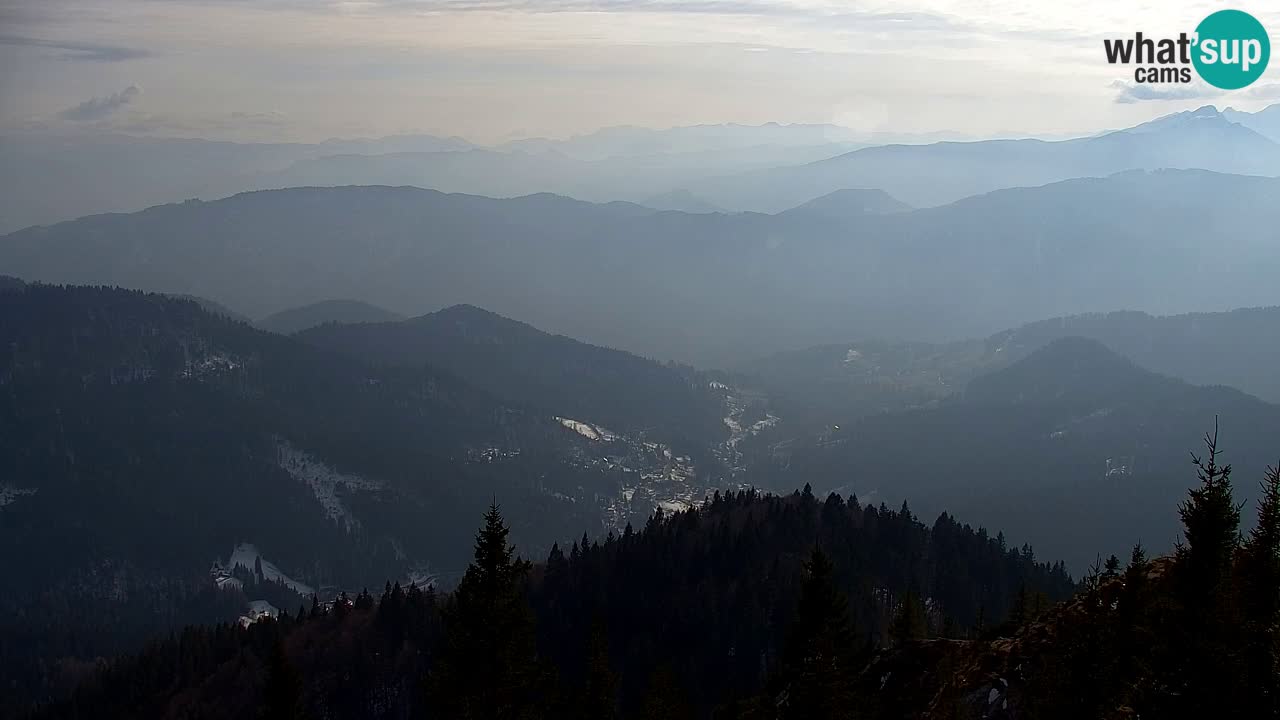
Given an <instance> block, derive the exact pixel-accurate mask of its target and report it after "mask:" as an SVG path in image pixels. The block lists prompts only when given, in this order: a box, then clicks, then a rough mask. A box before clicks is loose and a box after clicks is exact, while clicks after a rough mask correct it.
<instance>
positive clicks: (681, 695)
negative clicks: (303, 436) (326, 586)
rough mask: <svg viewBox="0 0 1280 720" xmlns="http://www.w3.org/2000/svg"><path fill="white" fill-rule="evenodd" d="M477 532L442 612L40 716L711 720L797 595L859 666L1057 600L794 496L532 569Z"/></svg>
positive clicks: (302, 638) (963, 540)
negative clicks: (277, 713) (882, 653)
mask: <svg viewBox="0 0 1280 720" xmlns="http://www.w3.org/2000/svg"><path fill="white" fill-rule="evenodd" d="M486 523H487V524H486V526H485V527H484V528H483V529H482V531H481V532H480V534H479V535H478V537H477V541H476V557H475V559H474V561H473V563H472V566H471V568H470V569H469V570H468V573H467V575H466V577H464V578H463V580H462V583H461V585H460V586H459V587H458V590H457V592H456V593H453V594H449V595H445V596H441V595H437V594H435V593H434V592H432V591H428V592H426V593H424V592H422V591H421V590H419V589H416V588H408V589H405V588H402V587H400V586H399V585H394V586H393V585H390V584H388V585H387V586H386V587H385V588H384V589H383V592H382V597H381V599H380V600H377V601H375V599H374V598H372V597H366V596H364V595H361V596H360V597H353V598H352V602H353V605H352V606H351V607H347V606H345V605H344V604H342V603H339V604H338V605H336V606H335V607H334V608H333V610H332V611H331V612H329V613H327V614H325V613H319V614H317V611H316V610H314V609H312V610H308V609H307V608H306V607H302V608H299V609H298V613H297V614H296V615H295V616H294V617H292V618H284V619H283V620H282V622H280V623H265V624H259V625H256V626H253V627H250V628H249V629H248V630H245V631H242V630H239V629H214V628H208V629H203V630H191V631H188V632H187V633H184V634H183V635H181V636H180V637H178V638H175V639H174V640H171V641H166V642H160V643H158V644H157V645H155V646H154V647H153V648H151V649H150V650H148V651H146V652H144V653H142V654H141V655H140V656H138V657H137V658H135V659H126V660H122V661H120V662H118V663H116V664H114V665H112V667H111V668H110V669H109V670H108V671H107V672H106V673H105V674H104V675H102V676H101V679H100V680H99V681H98V682H94V683H90V684H89V685H88V686H86V688H85V689H83V690H82V691H80V692H79V693H77V695H76V697H75V698H74V699H73V700H72V701H71V702H70V703H68V704H66V705H60V706H55V707H54V708H52V709H51V710H50V711H49V712H47V713H45V714H43V715H42V716H45V717H61V716H64V715H66V716H73V715H74V714H75V713H77V712H82V711H85V710H87V709H89V708H93V711H94V713H95V714H96V715H97V716H99V717H115V716H119V715H122V714H128V713H131V712H135V711H137V710H138V709H142V710H144V711H145V714H147V715H148V716H149V717H156V718H165V717H177V716H182V717H190V718H205V717H209V718H213V717H246V716H252V715H253V714H255V713H257V712H259V711H260V709H266V710H268V711H270V710H271V708H273V707H275V708H278V707H279V705H278V704H279V703H282V702H283V703H285V704H287V705H288V706H289V707H291V708H294V709H293V711H292V712H294V713H297V716H300V717H308V716H316V715H330V716H337V717H367V718H391V717H403V716H405V715H427V716H430V715H432V714H442V715H443V716H444V717H457V716H468V715H466V713H467V712H471V713H473V714H474V713H476V712H479V713H480V715H479V716H482V717H504V716H506V715H505V714H504V712H506V711H507V710H508V709H509V707H510V704H513V703H514V704H526V703H527V708H526V709H527V711H528V712H530V713H532V714H531V715H521V716H522V717H524V716H528V717H575V718H576V717H581V718H608V717H654V718H657V717H689V718H693V717H706V716H707V715H708V714H709V713H711V712H712V711H714V710H716V709H717V708H719V712H720V713H721V714H722V715H723V713H725V712H727V710H726V708H728V707H729V706H730V704H732V703H733V702H735V701H736V700H739V699H742V698H745V697H748V696H751V695H753V694H755V693H757V692H760V691H762V690H763V689H764V688H765V687H771V683H772V682H774V680H775V679H776V678H780V677H785V676H786V673H789V672H791V671H792V670H795V669H797V668H796V667H795V666H794V663H796V662H797V656H799V655H802V654H803V653H799V652H797V649H796V648H795V647H794V643H795V642H796V635H797V632H798V631H799V630H800V629H801V628H803V627H804V626H803V623H804V622H806V621H808V622H818V623H823V622H826V621H827V618H826V617H824V616H822V615H821V613H826V612H828V611H830V610H833V609H837V608H835V607H834V606H832V607H820V608H814V607H812V604H813V603H814V602H815V601H817V600H818V598H814V597H812V595H813V593H814V592H815V589H814V587H813V586H814V584H815V582H817V583H825V584H827V587H828V589H827V590H823V591H822V592H827V593H838V595H831V596H830V597H827V598H826V599H825V601H826V602H831V601H832V599H833V598H836V597H839V598H845V597H847V598H848V601H849V602H848V604H847V605H844V606H843V607H842V608H841V609H840V611H841V612H842V613H844V614H845V616H846V618H847V620H848V626H847V630H846V632H847V634H846V635H845V636H844V637H843V639H844V641H846V642H847V646H844V647H841V648H840V650H841V652H842V653H848V659H849V661H850V662H851V663H852V662H854V661H855V660H856V662H857V663H859V664H861V663H864V662H866V661H867V660H868V659H870V658H871V657H872V655H873V653H874V652H875V650H876V648H880V647H891V646H895V645H902V644H905V643H910V642H912V641H915V640H919V639H921V638H924V637H926V636H928V637H943V636H944V637H953V638H962V637H974V636H977V635H979V634H981V633H982V632H985V630H984V628H988V627H994V626H996V625H998V624H999V623H1000V622H1001V621H1002V620H1003V619H1004V618H1005V617H1007V616H1008V615H1009V613H1010V612H1011V609H1012V608H1016V609H1017V613H1019V614H1020V615H1019V616H1021V614H1025V615H1026V616H1028V617H1030V616H1031V615H1033V614H1035V613H1038V612H1040V611H1042V610H1044V609H1047V608H1048V607H1049V604H1050V603H1051V602H1056V601H1060V600H1062V599H1064V598H1066V597H1067V596H1068V595H1069V594H1070V593H1071V592H1072V590H1073V589H1074V584H1073V582H1072V580H1071V579H1070V578H1069V577H1068V576H1067V575H1066V573H1065V572H1063V570H1062V568H1061V566H1060V565H1056V564H1055V565H1053V566H1050V565H1047V564H1044V563H1040V562H1037V561H1035V560H1034V559H1033V557H1032V555H1031V553H1030V551H1029V550H1027V549H1025V548H1024V549H1021V550H1020V549H1018V548H1013V547H1006V546H1005V545H1004V544H1003V542H1004V541H1003V536H998V537H997V536H991V535H989V534H988V533H987V531H986V530H984V529H978V530H974V529H973V528H972V527H970V526H968V525H962V524H960V523H959V522H957V521H956V520H955V519H953V518H952V517H950V516H949V515H942V516H940V517H938V518H937V519H936V520H935V521H934V522H933V523H931V524H924V523H922V522H921V521H920V520H919V519H917V518H916V517H915V516H914V515H912V514H911V512H910V511H909V510H908V509H907V508H902V509H901V510H900V511H895V510H890V509H888V508H885V507H879V508H877V507H875V506H872V505H867V506H863V505H861V504H860V503H858V502H857V500H856V498H852V497H851V498H847V499H846V498H842V497H840V496H836V495H832V496H830V497H829V498H827V499H826V500H819V499H817V498H815V497H813V495H811V494H810V493H809V492H808V490H807V489H806V490H805V491H804V492H797V493H795V494H793V495H789V496H784V497H776V496H763V495H759V494H757V493H754V492H742V493H736V494H732V495H726V496H721V497H717V498H715V499H714V500H713V502H711V503H710V504H709V505H707V506H705V507H703V508H701V509H698V510H690V511H686V512H682V513H678V514H675V515H667V516H662V515H658V516H655V517H654V518H652V519H651V520H650V521H649V523H648V524H647V525H646V526H645V527H644V528H642V529H638V530H636V531H634V532H632V531H631V530H630V528H628V530H627V531H626V532H624V533H622V534H620V535H616V536H615V535H609V536H607V537H605V538H604V539H589V538H584V539H583V540H582V541H580V542H575V543H573V544H572V546H570V547H568V548H564V549H562V548H560V547H557V548H554V549H553V550H552V551H551V553H550V555H549V556H548V557H547V558H546V560H545V562H542V563H539V564H537V565H535V566H532V567H529V566H527V565H525V564H524V562H523V561H521V560H520V559H519V558H518V556H517V555H514V554H513V549H512V548H510V547H509V546H508V542H509V540H508V538H507V530H506V529H505V527H503V525H502V520H501V516H500V515H499V514H498V513H497V512H496V511H493V512H491V513H490V515H489V516H488V517H487V518H486ZM815 547H818V548H821V552H819V553H817V554H815V551H814V548H815ZM815 571H816V572H819V573H822V576H821V577H817V578H815V577H814V572H815ZM840 602H841V603H844V600H843V599H842V600H840ZM811 612H812V613H818V615H817V616H815V617H805V615H806V613H811ZM797 613H799V614H800V617H799V619H797ZM817 629H820V630H821V629H824V628H817ZM809 641H814V642H820V641H821V638H811V639H809V640H804V642H809ZM282 656H283V657H282ZM856 670H857V666H856V665H854V664H850V665H849V666H848V671H849V677H848V680H850V681H852V679H853V675H854V673H856ZM339 677H342V678H343V680H342V681H341V682H337V678H339ZM264 705H265V706H266V707H265V708H264ZM450 708H454V710H453V711H451V710H450ZM485 708H487V711H486V710H485ZM451 712H457V713H461V714H460V715H453V714H450V713H451ZM734 714H735V713H733V712H730V714H729V715H724V716H726V717H732V716H734Z"/></svg>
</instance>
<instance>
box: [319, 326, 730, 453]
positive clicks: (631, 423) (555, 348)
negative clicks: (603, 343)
mask: <svg viewBox="0 0 1280 720" xmlns="http://www.w3.org/2000/svg"><path fill="white" fill-rule="evenodd" d="M299 337H300V339H302V340H304V341H306V342H308V343H311V344H314V345H317V346H319V347H323V348H327V349H330V350H335V351H338V352H343V353H346V354H349V355H352V356H355V357H358V358H361V359H364V360H367V361H370V362H375V363H383V364H389V365H397V366H407V367H413V366H417V365H421V364H423V363H428V364H430V365H432V366H434V367H439V368H442V369H445V370H448V371H449V372H451V373H454V374H456V375H457V376H459V377H461V378H463V379H465V380H466V381H467V382H469V383H471V384H472V385H474V386H476V387H480V388H484V389H486V390H487V391H489V392H491V393H493V394H494V395H496V396H498V397H503V398H509V399H510V400H512V401H515V402H520V403H524V404H526V405H528V406H531V407H537V408H542V409H545V410H547V411H549V412H552V413H554V414H556V415H559V416H562V417H566V418H574V419H577V420H581V421H585V422H591V423H595V424H599V425H601V426H603V427H606V428H608V429H610V430H613V431H617V432H629V433H645V434H647V435H649V436H651V437H653V438H655V439H659V440H661V441H663V442H667V443H674V444H676V445H677V446H678V447H679V448H681V449H682V450H684V451H690V450H695V451H696V450H698V449H700V448H703V449H704V448H706V447H707V446H709V445H712V444H715V443H717V442H720V441H722V440H724V439H725V437H726V436H727V434H728V429H727V428H726V427H725V424H724V421H723V417H724V402H723V393H722V392H717V391H715V390H713V389H711V388H710V387H709V381H708V380H707V379H706V378H705V377H703V376H702V375H701V374H699V373H697V372H695V371H694V370H693V369H692V368H688V367H682V366H676V365H662V364H660V363H657V362H654V361H652V360H648V359H645V358H641V357H638V356H636V355H632V354H630V353H626V352H622V351H620V350H613V349H610V348H603V347H597V346H594V345H588V344H586V343H581V342H578V341H576V340H574V339H572V338H568V337H565V336H563V335H551V334H548V333H545V332H542V331H541V330H538V329H537V328H534V327H532V326H530V325H526V324H525V323H522V322H517V321H515V320H510V319H508V318H505V317H502V316H501V315H497V314H495V313H491V312H489V311H487V310H483V309H481V308H477V307H475V306H471V305H456V306H453V307H450V308H446V309H444V310H441V311H439V312H435V313H431V314H429V315H423V316H422V317H417V318H413V319H411V320H406V321H404V322H385V323H359V324H346V325H340V324H329V325H323V326H320V327H315V328H312V329H310V330H307V331H305V332H303V333H301V334H300V335H299Z"/></svg>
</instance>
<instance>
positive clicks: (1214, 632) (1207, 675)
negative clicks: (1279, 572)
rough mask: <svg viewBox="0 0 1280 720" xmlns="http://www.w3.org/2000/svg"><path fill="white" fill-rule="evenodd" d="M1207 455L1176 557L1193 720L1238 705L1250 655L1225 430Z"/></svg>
mask: <svg viewBox="0 0 1280 720" xmlns="http://www.w3.org/2000/svg"><path fill="white" fill-rule="evenodd" d="M1204 443H1205V448H1206V450H1207V454H1206V455H1204V456H1203V457H1201V456H1198V455H1196V454H1195V453H1192V454H1191V461H1192V463H1193V464H1194V465H1195V467H1196V476H1197V478H1198V479H1199V481H1200V484H1199V485H1198V486H1197V487H1194V488H1192V489H1191V490H1190V491H1189V492H1188V495H1189V497H1188V498H1187V500H1186V501H1184V502H1183V503H1182V504H1181V505H1179V507H1178V513H1179V514H1180V515H1181V516H1182V524H1183V537H1184V539H1185V542H1184V543H1183V544H1180V545H1179V546H1178V549H1177V552H1176V558H1177V567H1178V575H1179V581H1180V592H1179V595H1180V596H1181V600H1182V604H1183V610H1184V617H1183V622H1182V627H1181V628H1180V633H1181V634H1183V635H1184V637H1185V644H1184V646H1183V647H1184V649H1185V652H1184V653H1183V656H1182V657H1181V658H1180V665H1181V670H1180V671H1178V675H1179V678H1178V679H1177V680H1176V682H1177V684H1178V685H1180V686H1181V688H1180V690H1179V692H1180V694H1181V696H1182V698H1181V700H1182V706H1183V707H1184V708H1185V709H1187V710H1188V711H1189V712H1191V713H1193V715H1199V714H1210V713H1216V712H1220V711H1222V709H1223V698H1224V697H1228V698H1239V693H1238V692H1236V688H1238V687H1239V685H1240V684H1241V682H1242V675H1243V673H1242V670H1243V668H1242V667H1241V662H1240V656H1241V653H1242V652H1243V649H1242V648H1241V647H1240V646H1239V643H1238V642H1237V638H1236V637H1234V636H1235V635H1236V634H1237V633H1236V629H1237V628H1238V626H1239V618H1238V617H1237V615H1236V611H1237V603H1236V602H1235V601H1236V597H1235V594H1234V593H1233V592H1232V587H1231V582H1230V581H1231V578H1232V568H1233V561H1234V559H1235V554H1236V550H1237V549H1238V548H1239V545H1240V506H1239V505H1237V504H1236V503H1235V500H1234V498H1233V497H1232V489H1231V466H1230V465H1223V464H1221V463H1220V461H1219V455H1220V454H1221V452H1222V451H1221V449H1220V448H1219V445H1218V423H1217V421H1216V419H1215V421H1214V429H1213V432H1212V433H1207V434H1206V435H1205V437H1204Z"/></svg>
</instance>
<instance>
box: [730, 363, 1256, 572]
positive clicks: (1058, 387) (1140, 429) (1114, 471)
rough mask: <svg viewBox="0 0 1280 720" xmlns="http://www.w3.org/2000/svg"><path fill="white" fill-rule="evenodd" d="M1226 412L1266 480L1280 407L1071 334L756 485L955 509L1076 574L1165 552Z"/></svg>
mask: <svg viewBox="0 0 1280 720" xmlns="http://www.w3.org/2000/svg"><path fill="white" fill-rule="evenodd" d="M1218 415H1220V416H1221V417H1222V418H1223V423H1224V428H1226V429H1227V430H1228V431H1229V433H1230V435H1229V437H1230V443H1229V445H1227V447H1226V451H1227V452H1228V453H1229V457H1230V458H1231V460H1232V462H1233V463H1234V464H1235V465H1236V467H1237V468H1239V469H1240V470H1241V471H1243V472H1247V473H1251V474H1260V473H1261V472H1262V469H1263V468H1264V467H1265V466H1266V464H1267V463H1269V462H1273V461H1274V459H1273V458H1272V457H1271V455H1272V454H1273V453H1274V452H1275V448H1274V444H1275V429H1276V428H1277V427H1280V406H1276V405H1272V404H1269V403H1265V402H1262V401H1261V400H1258V399H1257V398H1255V397H1252V396H1249V395H1246V394H1244V393H1241V392H1239V391H1237V390H1233V389H1231V388H1225V387H1221V386H1207V387H1206V386H1195V385H1191V384H1188V383H1185V382H1182V381H1180V380H1176V379H1173V378H1169V377H1166V376H1162V375H1158V374H1155V373H1152V372H1150V371H1148V370H1145V369H1143V368H1141V367H1138V366H1137V365H1135V364H1134V363H1133V362H1132V361H1130V360H1128V359H1126V358H1123V357H1121V356H1119V355H1117V354H1115V353H1114V352H1112V351H1111V350H1109V349H1107V348H1106V347H1104V346H1103V345H1102V344H1100V343H1098V342H1096V341H1093V340H1087V339H1084V338H1063V339H1059V340H1055V341H1053V342H1051V343H1049V344H1048V345H1045V346H1043V347H1040V348H1039V349H1037V350H1035V351H1033V352H1031V353H1030V354H1029V355H1027V356H1026V357H1024V358H1022V359H1021V360H1019V361H1017V362H1014V363H1013V364H1011V365H1009V366H1008V367H1004V368H1002V369H1000V370H996V371H994V372H990V373H988V374H985V375H980V376H978V377H976V378H974V379H973V380H971V381H969V382H968V383H967V384H966V385H964V387H963V390H957V391H956V392H954V393H953V394H952V395H949V396H947V397H946V398H945V399H943V400H939V401H935V402H931V403H928V404H925V405H922V406H920V407H916V408H913V409H905V410H903V409H898V410H896V411H894V412H881V413H875V414H868V415H864V416H862V417H860V418H857V419H855V420H854V421H852V422H850V423H847V424H842V425H840V426H839V427H838V428H828V429H827V431H826V432H824V433H821V434H817V435H814V436H811V437H807V438H798V439H795V440H792V441H789V442H786V443H784V444H781V445H778V446H777V447H776V449H775V452H774V453H773V456H772V458H771V459H766V460H764V461H763V462H760V463H757V464H756V465H755V466H753V468H752V470H751V473H750V477H751V478H753V479H755V481H756V482H757V483H758V484H760V485H761V486H769V487H784V488H785V487H787V486H790V485H795V484H799V483H801V482H809V483H812V484H813V486H814V487H815V488H820V489H821V490H823V491H826V490H831V489H838V490H840V491H842V492H848V491H850V490H852V491H855V492H857V493H858V494H859V495H860V496H862V497H874V498H876V499H877V500H879V499H883V500H885V501H887V502H889V503H891V504H895V505H896V504H898V503H900V502H902V501H903V500H904V499H906V500H908V501H909V502H911V503H912V506H913V507H917V508H918V509H920V510H921V511H922V512H927V513H930V514H931V513H936V512H940V511H942V510H947V511H950V512H954V513H956V514H957V515H958V516H959V517H964V518H969V519H970V520H971V521H973V522H980V523H983V524H986V525H988V526H990V527H999V528H1001V529H1003V530H1004V531H1005V532H1007V533H1009V535H1010V536H1012V537H1018V538H1021V539H1022V540H1023V541H1025V542H1030V543H1031V544H1033V545H1035V547H1036V548H1037V549H1038V550H1039V551H1041V552H1043V553H1046V555H1047V556H1048V557H1055V558H1062V559H1064V560H1066V561H1067V562H1068V564H1069V565H1070V567H1071V568H1072V569H1073V570H1075V571H1077V572H1078V571H1080V570H1081V569H1083V568H1084V567H1086V566H1087V565H1088V564H1089V563H1090V562H1092V560H1093V559H1094V556H1095V554H1096V553H1099V552H1101V553H1104V554H1106V553H1110V552H1122V551H1123V550H1124V548H1126V547H1129V546H1132V545H1133V544H1134V543H1135V542H1138V541H1141V542H1143V543H1145V544H1147V546H1148V547H1150V548H1152V549H1153V551H1155V552H1165V551H1166V550H1168V549H1170V548H1171V547H1172V546H1173V543H1174V541H1175V540H1176V539H1177V527H1176V524H1175V523H1174V522H1173V517H1174V512H1173V511H1174V507H1175V505H1176V503H1177V500H1178V498H1179V497H1180V496H1181V488H1182V483H1181V481H1180V480H1179V479H1178V478H1179V474H1180V471H1181V470H1182V466H1183V464H1184V462H1185V455H1184V454H1183V451H1182V450H1181V449H1182V448H1186V447H1188V446H1191V445H1193V444H1194V442H1195V439H1196V437H1197V436H1198V435H1199V433H1200V431H1201V429H1202V428H1203V427H1204V425H1205V423H1206V422H1211V421H1212V419H1213V418H1214V417H1215V416H1218ZM781 432H782V430H781V429H780V430H779V433H781ZM768 483H775V484H774V485H768ZM1253 489H1254V488H1253V487H1251V486H1245V487H1243V488H1242V491H1241V492H1242V497H1243V498H1246V499H1250V500H1252V499H1253V497H1254V495H1253ZM1045 507H1052V508H1053V512H1052V513H1048V514H1046V513H1044V512H1042V510H1041V509H1042V508H1045Z"/></svg>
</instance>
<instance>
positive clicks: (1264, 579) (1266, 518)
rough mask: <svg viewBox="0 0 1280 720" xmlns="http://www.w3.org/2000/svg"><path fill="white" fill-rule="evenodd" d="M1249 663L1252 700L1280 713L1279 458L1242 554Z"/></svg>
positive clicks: (1269, 711)
mask: <svg viewBox="0 0 1280 720" xmlns="http://www.w3.org/2000/svg"><path fill="white" fill-rule="evenodd" d="M1240 560H1241V565H1242V568H1241V573H1240V577H1241V595H1242V598H1241V600H1242V603H1241V604H1242V606H1243V608H1242V609H1243V614H1244V616H1245V618H1244V619H1245V622H1244V625H1245V626H1244V628H1243V630H1244V632H1245V635H1246V637H1245V643H1244V644H1245V664H1246V674H1247V677H1248V680H1247V682H1246V683H1245V687H1246V688H1247V689H1248V692H1249V694H1250V696H1251V697H1250V699H1251V702H1252V704H1253V705H1254V706H1255V707H1257V708H1259V712H1260V713H1264V714H1266V715H1267V716H1269V717H1277V716H1280V463H1278V464H1277V465H1276V466H1275V467H1269V468H1267V473H1266V479H1265V480H1263V482H1262V494H1261V499H1260V501H1259V503H1258V524H1257V525H1256V526H1254V528H1253V530H1252V532H1250V534H1249V540H1248V542H1246V543H1245V546H1244V549H1243V552H1242V553H1241V559H1240Z"/></svg>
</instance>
